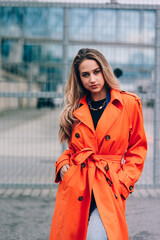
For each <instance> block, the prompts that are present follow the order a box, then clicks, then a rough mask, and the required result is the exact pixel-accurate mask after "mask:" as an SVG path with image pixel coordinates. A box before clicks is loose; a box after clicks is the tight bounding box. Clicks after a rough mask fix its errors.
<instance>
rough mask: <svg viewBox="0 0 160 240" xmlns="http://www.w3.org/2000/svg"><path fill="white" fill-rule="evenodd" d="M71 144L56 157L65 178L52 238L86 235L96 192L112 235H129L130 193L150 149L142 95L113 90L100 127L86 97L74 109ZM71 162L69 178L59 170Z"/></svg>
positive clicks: (75, 239)
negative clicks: (126, 202)
mask: <svg viewBox="0 0 160 240" xmlns="http://www.w3.org/2000/svg"><path fill="white" fill-rule="evenodd" d="M74 116H75V117H76V118H77V119H78V120H79V122H78V124H76V125H75V126H74V128H73V132H72V138H71V141H70V145H69V149H68V150H66V151H64V153H63V154H62V155H61V156H60V158H59V159H58V161H57V162H56V164H55V165H56V178H55V182H59V181H60V183H59V187H58V191H57V197H56V203H55V211H54V215H53V220H52V225H51V232H50V240H85V239H86V236H87V227H88V217H89V208H90V201H91V192H92V190H93V193H94V196H95V201H96V204H97V208H98V211H99V214H100V216H101V219H102V222H103V224H104V227H105V230H106V233H107V236H108V239H109V240H127V239H129V237H128V230H127V223H126V219H125V199H126V198H127V197H128V195H129V194H130V193H132V192H133V190H134V185H135V182H136V181H137V180H138V178H139V177H140V174H141V172H142V169H143V165H144V160H145V157H146V152H147V141H146V136H145V131H144V126H143V116H142V107H141V101H140V99H139V98H138V97H137V96H136V95H134V94H130V93H127V92H124V91H121V92H120V91H116V90H113V89H112V90H111V101H110V102H109V104H108V106H107V107H106V108H105V110H104V112H103V114H102V116H101V118H100V119H99V121H98V124H97V128H96V130H95V129H94V125H93V121H92V117H91V114H90V111H89V108H88V105H87V103H86V96H85V97H84V98H83V99H82V100H81V106H80V107H79V108H78V109H77V110H75V111H74ZM67 163H68V164H70V168H69V170H68V171H67V172H66V173H65V175H64V178H63V180H62V181H61V180H60V176H59V170H60V168H61V167H62V166H63V165H64V164H67Z"/></svg>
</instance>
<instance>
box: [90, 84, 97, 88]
mask: <svg viewBox="0 0 160 240" xmlns="http://www.w3.org/2000/svg"><path fill="white" fill-rule="evenodd" d="M90 87H91V88H98V85H97V84H94V85H91V86H90Z"/></svg>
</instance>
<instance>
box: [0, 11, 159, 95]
mask: <svg viewBox="0 0 160 240" xmlns="http://www.w3.org/2000/svg"><path fill="white" fill-rule="evenodd" d="M67 21H68V23H67V27H66V28H67V29H65V28H64V24H65V20H64V8H63V7H43V8H42V7H1V8H0V40H1V67H2V69H4V70H5V69H7V71H10V72H12V71H15V69H16V73H17V74H18V75H20V76H23V77H25V76H27V77H28V78H30V80H29V81H30V84H32V83H33V84H37V91H57V88H58V86H60V85H62V83H63V62H64V59H63V56H64V38H67V48H66V49H67V50H65V51H66V52H67V62H68V72H69V70H70V63H71V61H72V60H73V57H74V56H75V54H76V53H77V51H78V50H79V48H81V47H91V48H96V49H98V50H100V51H101V52H102V53H103V54H104V55H105V57H106V58H107V59H108V61H109V62H110V64H111V66H112V67H113V68H116V67H119V68H121V69H122V70H123V76H122V77H121V79H120V82H121V85H122V88H124V90H129V91H130V90H131V91H134V92H138V91H140V92H146V91H152V85H151V84H152V81H153V70H154V66H155V38H156V28H155V25H156V14H155V11H154V10H130V9H129V10H128V9H103V8H102V9H101V8H76V7H75V8H73V7H72V8H67ZM64 29H65V30H64ZM64 31H65V33H64ZM65 35H66V36H65ZM15 65H16V68H15ZM13 69H14V70H13ZM2 81H7V79H3V80H1V82H2ZM30 91H32V87H30Z"/></svg>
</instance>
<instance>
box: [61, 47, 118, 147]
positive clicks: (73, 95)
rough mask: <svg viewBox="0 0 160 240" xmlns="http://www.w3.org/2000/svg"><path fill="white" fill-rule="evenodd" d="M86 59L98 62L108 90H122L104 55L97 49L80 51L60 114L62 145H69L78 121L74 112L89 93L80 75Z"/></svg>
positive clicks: (74, 62) (72, 66)
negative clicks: (82, 64) (65, 142)
mask: <svg viewBox="0 0 160 240" xmlns="http://www.w3.org/2000/svg"><path fill="white" fill-rule="evenodd" d="M85 59H91V60H95V61H96V62H97V64H98V65H99V68H100V70H101V72H102V74H103V77H104V79H105V81H106V87H107V88H109V89H111V88H112V89H116V90H120V85H119V82H118V80H117V78H116V77H115V76H114V73H113V70H112V68H111V66H110V64H109V63H108V61H107V60H106V58H105V57H104V56H103V54H101V53H100V52H99V51H97V50H96V49H89V48H82V49H80V50H79V51H78V53H77V55H76V56H75V58H74V60H73V62H72V65H71V71H70V75H69V79H68V81H67V83H66V87H65V96H64V103H65V107H64V109H63V111H62V112H61V114H60V120H59V124H60V129H59V140H60V142H61V143H62V142H63V141H67V142H68V143H69V141H70V138H71V134H72V130H73V125H74V123H76V122H77V121H78V120H77V119H76V118H75V117H74V115H73V112H74V111H75V110H76V109H77V108H78V107H79V105H80V99H81V98H83V96H84V95H85V94H87V93H88V92H87V90H86V89H85V88H84V86H83V84H82V82H81V79H80V73H79V65H80V64H81V63H82V61H84V60H85Z"/></svg>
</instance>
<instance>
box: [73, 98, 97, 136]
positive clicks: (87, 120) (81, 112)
mask: <svg viewBox="0 0 160 240" xmlns="http://www.w3.org/2000/svg"><path fill="white" fill-rule="evenodd" d="M81 104H82V106H81V107H79V108H78V109H76V110H75V111H74V112H73V115H74V116H75V117H76V118H78V119H79V120H80V122H83V123H84V124H85V125H86V126H87V127H89V128H90V129H91V130H92V131H93V132H95V129H94V125H93V120H92V116H91V113H90V110H89V108H88V105H87V102H86V96H84V97H83V98H82V100H81Z"/></svg>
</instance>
